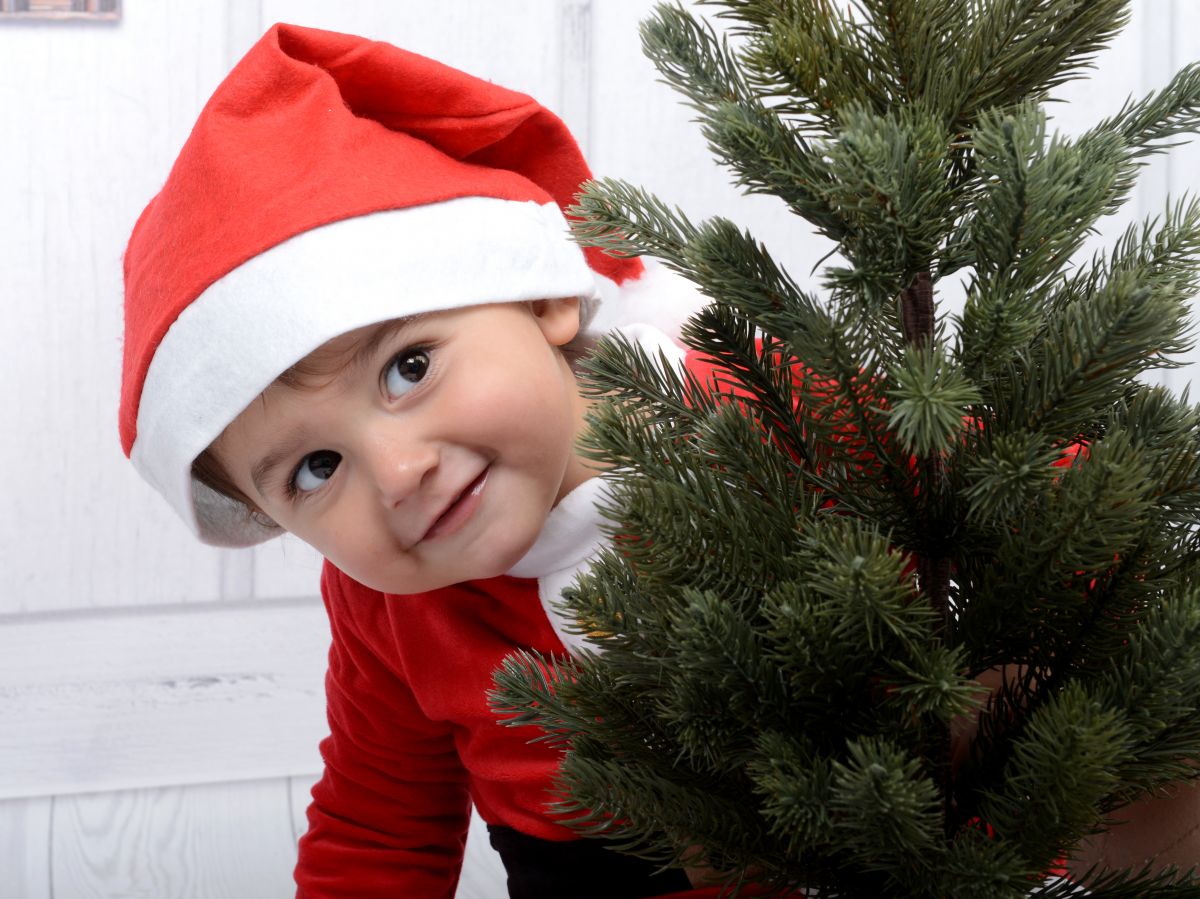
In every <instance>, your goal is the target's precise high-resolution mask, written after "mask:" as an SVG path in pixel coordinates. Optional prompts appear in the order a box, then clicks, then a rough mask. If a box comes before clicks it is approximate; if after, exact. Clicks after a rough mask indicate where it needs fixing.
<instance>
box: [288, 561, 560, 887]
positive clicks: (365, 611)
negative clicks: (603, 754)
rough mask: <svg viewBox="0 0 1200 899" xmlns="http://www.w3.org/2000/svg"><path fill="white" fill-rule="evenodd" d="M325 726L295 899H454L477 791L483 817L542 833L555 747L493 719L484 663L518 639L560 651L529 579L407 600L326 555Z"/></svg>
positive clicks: (553, 830)
mask: <svg viewBox="0 0 1200 899" xmlns="http://www.w3.org/2000/svg"><path fill="white" fill-rule="evenodd" d="M322 593H323V595H324V598H325V605H326V609H327V611H328V613H329V621H330V628H331V632H332V645H331V648H330V654H329V673H328V675H327V678H326V694H327V702H328V716H329V728H330V736H329V737H328V738H327V739H325V740H324V741H323V742H322V744H321V754H322V756H323V758H324V760H325V772H324V775H323V776H322V778H321V780H320V781H319V782H318V783H317V785H316V786H315V787H314V788H313V803H312V805H311V806H310V807H309V810H308V819H309V831H308V833H307V834H306V835H305V836H304V837H303V839H302V840H301V841H300V857H299V862H298V864H297V867H296V875H295V876H296V882H297V885H298V887H299V891H298V894H297V895H298V897H300V899H350V897H353V899H374V897H384V896H387V897H395V896H420V897H422V899H426V897H428V899H440V897H451V896H453V894H454V888H455V885H456V883H457V880H458V872H459V867H460V865H461V861H462V851H463V844H464V840H465V835H466V828H467V823H468V813H469V810H470V802H471V800H472V799H473V800H474V802H475V805H476V806H477V808H478V810H479V813H480V815H481V816H482V817H483V818H484V820H485V821H487V822H489V823H494V824H502V825H505V826H507V827H513V828H515V829H517V830H519V831H521V832H522V833H526V834H529V835H531V836H536V837H539V838H541V839H548V840H565V839H573V838H575V835H574V834H573V833H571V832H570V831H568V830H567V829H566V828H564V827H562V826H560V825H558V824H556V823H554V822H553V821H551V820H550V819H549V818H548V817H547V812H546V804H547V803H548V802H549V801H551V800H552V799H553V796H552V795H551V793H550V792H549V790H550V787H551V782H552V779H553V777H554V773H555V770H556V768H557V764H558V757H559V756H558V753H557V752H556V751H554V750H551V749H549V748H547V747H545V746H544V745H542V744H534V745H530V743H529V740H530V738H531V736H532V734H531V733H529V732H527V730H525V729H520V728H515V729H514V728H509V727H503V726H501V725H500V724H499V723H498V721H497V720H496V717H495V715H494V714H493V713H492V712H491V710H490V709H489V708H488V705H487V692H488V690H489V689H490V688H491V674H492V671H493V670H494V669H495V668H496V667H497V666H498V665H499V664H500V662H501V660H502V659H503V658H504V657H505V656H506V655H508V654H509V653H511V652H512V651H513V650H514V649H515V648H517V647H526V648H531V649H536V650H538V651H540V652H542V653H546V654H551V653H562V652H563V651H564V650H563V648H562V644H561V642H560V641H559V640H558V638H557V637H556V636H555V634H554V631H553V629H552V628H551V626H550V623H549V622H548V621H547V620H546V616H545V614H544V612H543V611H542V609H541V605H540V602H539V600H538V596H537V584H536V582H535V581H529V580H524V579H520V578H512V577H499V578H493V579H491V580H488V581H481V582H478V583H467V584H458V585H455V586H453V587H447V588H445V589H443V590H437V591H433V592H431V593H425V594H414V595H411V596H391V595H385V594H382V593H378V592H376V591H374V590H369V589H367V588H366V587H364V586H362V585H361V584H359V583H357V582H355V581H353V580H351V579H350V578H348V577H347V576H346V575H345V574H343V573H342V572H340V571H339V570H338V569H336V568H334V567H333V566H332V565H330V564H328V563H326V566H325V571H324V575H323V577H322Z"/></svg>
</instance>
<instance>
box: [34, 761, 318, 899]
mask: <svg viewBox="0 0 1200 899" xmlns="http://www.w3.org/2000/svg"><path fill="white" fill-rule="evenodd" d="M51 839H52V855H53V869H52V870H53V878H54V899H96V897H105V899H107V897H112V899H118V897H121V899H135V897H136V899H247V897H254V899H291V897H293V896H294V895H295V892H296V890H295V884H294V882H293V880H292V870H293V868H294V867H295V858H296V849H295V843H294V841H293V839H292V832H291V824H290V821H289V819H288V797H287V783H286V780H284V779H272V780H263V781H257V782H251V783H230V784H205V785H200V786H186V787H170V788H164V789H156V790H128V791H123V792H119V793H97V794H92V795H87V796H70V797H62V798H59V799H57V800H56V802H55V814H54V823H53V834H52V837H51Z"/></svg>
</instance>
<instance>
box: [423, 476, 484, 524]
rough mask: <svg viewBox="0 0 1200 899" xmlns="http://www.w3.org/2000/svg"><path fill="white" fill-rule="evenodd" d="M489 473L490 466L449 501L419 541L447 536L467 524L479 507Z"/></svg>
mask: <svg viewBox="0 0 1200 899" xmlns="http://www.w3.org/2000/svg"><path fill="white" fill-rule="evenodd" d="M490 471H491V466H488V467H487V468H485V469H484V470H483V471H481V472H480V473H479V474H478V475H477V476H476V477H475V480H473V481H471V483H469V484H467V486H466V487H464V488H463V490H462V492H461V493H460V494H458V496H456V497H455V498H454V499H453V500H452V501H451V503H450V505H448V506H447V507H446V508H445V509H443V510H442V514H441V515H439V516H438V517H437V518H436V519H434V522H433V524H431V525H430V526H429V529H428V530H427V531H425V534H424V536H422V537H421V541H424V540H431V539H433V538H435V537H445V536H448V535H449V534H453V533H454V532H455V531H457V530H458V529H459V528H461V527H462V526H463V525H464V524H466V523H467V521H468V519H470V517H471V516H472V515H473V514H474V513H475V510H476V509H477V508H478V507H479V503H480V496H481V495H482V494H483V488H484V486H485V485H486V484H487V478H488V472H490ZM418 542H420V541H418Z"/></svg>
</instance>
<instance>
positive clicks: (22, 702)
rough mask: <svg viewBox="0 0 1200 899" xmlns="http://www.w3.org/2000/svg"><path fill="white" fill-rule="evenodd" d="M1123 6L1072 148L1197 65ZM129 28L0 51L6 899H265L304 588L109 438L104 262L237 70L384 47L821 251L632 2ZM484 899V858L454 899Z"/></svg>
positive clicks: (1194, 33)
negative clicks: (714, 145)
mask: <svg viewBox="0 0 1200 899" xmlns="http://www.w3.org/2000/svg"><path fill="white" fill-rule="evenodd" d="M1134 4H1135V21H1134V25H1133V27H1132V28H1131V29H1130V30H1129V31H1128V32H1127V33H1126V34H1125V35H1124V36H1123V37H1122V38H1121V39H1120V41H1119V42H1118V44H1117V45H1116V46H1115V47H1114V48H1113V49H1112V50H1111V51H1110V52H1108V53H1107V54H1106V55H1105V56H1104V57H1103V58H1102V60H1101V71H1100V72H1099V73H1098V75H1097V76H1096V77H1095V78H1094V79H1093V80H1092V81H1091V82H1089V83H1087V84H1084V85H1074V86H1072V87H1071V88H1070V90H1069V91H1066V92H1064V95H1063V96H1064V98H1065V99H1066V100H1067V101H1068V102H1066V103H1064V104H1063V105H1062V106H1061V107H1059V109H1058V111H1057V115H1058V122H1059V125H1060V127H1062V128H1063V129H1064V130H1067V131H1076V130H1079V129H1080V128H1082V127H1083V126H1085V125H1086V124H1087V123H1088V122H1089V121H1092V120H1094V119H1095V118H1096V117H1098V116H1099V115H1101V114H1103V113H1107V112H1111V111H1113V110H1115V109H1116V108H1118V107H1119V105H1120V103H1121V101H1122V100H1123V99H1124V98H1125V96H1126V95H1128V94H1130V93H1134V94H1139V95H1140V94H1141V93H1143V92H1144V91H1145V90H1146V89H1149V88H1150V87H1153V86H1156V85H1160V84H1162V83H1163V82H1164V81H1165V80H1166V78H1167V77H1169V75H1170V73H1171V72H1172V71H1174V70H1175V69H1176V68H1177V67H1179V66H1180V65H1182V64H1183V63H1184V62H1186V61H1188V60H1191V59H1195V58H1198V57H1200V3H1198V2H1197V0H1134ZM124 6H125V10H124V18H123V20H122V21H121V22H120V23H119V24H115V25H95V24H93V25H85V24H79V23H72V24H68V23H55V24H40V25H35V24H28V23H25V24H7V25H0V384H2V385H3V390H0V438H2V439H0V476H2V477H3V485H2V486H0V496H2V497H3V499H0V899H50V897H54V899H82V897H147V899H151V897H152V899H176V897H180V899H183V897H186V899H234V897H238V899H243V897H255V899H275V897H284V896H290V895H292V889H293V888H292V882H291V868H292V864H293V862H294V857H295V841H296V839H297V837H298V835H299V833H300V832H301V829H302V827H303V814H304V807H305V806H306V804H307V801H308V796H307V794H308V788H309V786H310V785H311V783H312V781H313V780H314V778H315V777H316V775H317V772H318V767H319V760H318V757H317V754H316V744H317V742H318V740H319V739H320V738H321V736H323V734H324V733H325V724H324V717H323V699H322V693H321V679H322V675H323V669H324V653H325V649H326V646H327V640H328V634H327V630H326V626H325V623H324V618H323V612H322V610H321V608H320V604H319V601H318V599H317V598H316V592H315V591H316V577H317V570H318V560H317V559H316V558H315V557H314V555H313V554H312V553H311V552H310V551H308V550H307V549H306V548H305V547H303V546H301V545H299V544H298V543H295V542H293V541H289V540H288V539H287V538H284V539H283V540H280V541H277V542H276V543H274V544H272V545H268V546H265V547H262V548H258V549H255V550H252V551H236V552H234V551H222V550H215V549H211V548H207V547H203V546H199V545H197V544H195V543H194V542H193V541H192V540H191V538H190V537H189V535H188V534H187V532H186V531H185V530H184V528H183V526H182V525H181V524H180V523H179V522H177V521H176V520H175V519H174V518H173V516H172V514H171V513H170V512H169V511H168V510H167V508H166V506H165V504H163V503H162V502H161V500H159V499H158V497H157V496H155V495H154V494H152V492H151V491H150V489H149V488H147V487H146V486H144V485H143V484H142V483H141V482H140V481H139V480H138V479H137V477H136V476H135V474H134V472H133V470H132V468H131V467H130V466H129V465H128V464H127V463H126V462H125V460H124V459H123V458H122V456H121V453H120V449H119V445H118V440H117V431H116V406H117V392H118V383H119V371H120V354H119V346H120V334H121V284H120V254H121V251H122V249H123V247H124V242H125V239H126V237H127V235H128V233H129V230H130V228H131V227H132V225H133V222H134V219H135V217H136V216H137V214H138V212H139V211H140V210H141V208H142V206H143V205H144V204H145V202H146V201H147V200H148V199H149V198H150V196H151V195H152V194H153V193H154V192H155V191H156V190H157V188H158V187H159V185H160V184H161V182H162V180H163V178H164V177H165V174H166V172H167V169H168V168H169V166H170V163H171V161H172V159H173V158H174V156H175V153H176V152H177V151H178V149H179V147H180V145H181V144H182V142H183V140H184V138H185V137H186V135H187V133H188V130H189V128H190V127H191V124H192V122H193V121H194V119H195V116H196V114H197V112H198V111H199V109H200V107H201V105H202V104H203V102H204V101H205V99H206V98H207V97H208V95H209V94H210V93H211V91H212V90H213V88H214V87H215V86H216V85H217V83H218V82H219V80H220V79H221V77H223V75H224V73H225V72H226V71H227V70H228V69H229V67H230V66H231V65H232V64H233V63H234V62H235V61H236V60H237V59H238V58H239V57H240V56H241V55H242V53H244V52H245V50H246V49H247V48H249V46H250V45H251V44H252V43H253V42H254V40H255V39H256V38H257V37H258V35H259V34H260V33H261V32H262V31H263V30H264V29H265V28H266V27H267V26H268V25H269V24H271V23H272V22H275V21H279V20H284V21H290V22H295V23H298V24H304V25H312V26H317V27H323V28H331V29H334V30H342V31H350V32H355V33H359V34H365V35H369V36H372V37H376V38H380V39H384V40H388V41H391V42H392V43H395V44H398V45H400V46H403V47H405V48H408V49H412V50H415V51H417V52H421V53H424V54H427V55H430V56H434V57H436V58H439V59H441V60H443V61H445V62H448V63H450V64H452V65H456V66H459V67H461V68H464V69H466V70H468V71H471V72H474V73H475V74H478V75H482V76H484V77H487V78H491V79H493V80H495V81H497V82H499V83H501V84H505V85H507V86H510V87H513V88H517V89H519V90H523V91H526V92H528V93H531V94H533V95H534V96H536V97H538V98H539V99H540V100H542V102H544V103H545V104H546V105H548V106H550V107H551V108H553V109H555V110H556V111H557V112H559V114H560V115H562V116H563V118H564V119H565V120H566V121H567V123H568V125H570V126H571V128H572V129H573V131H574V132H575V134H576V135H577V137H578V138H579V140H580V142H581V144H582V145H583V147H584V150H585V152H586V153H587V155H588V157H589V159H590V160H591V162H592V166H593V168H594V169H595V171H596V172H597V173H598V174H606V175H615V176H620V177H626V178H629V179H630V180H633V181H637V182H640V183H643V184H646V185H648V186H649V187H651V188H652V189H653V190H654V191H656V192H657V193H658V194H659V195H660V196H662V197H663V198H664V199H666V200H667V201H669V202H671V203H675V204H679V205H681V206H682V207H683V208H684V209H685V210H686V211H687V212H688V213H689V214H690V215H692V216H694V217H697V218H701V217H704V216H706V215H711V214H716V213H719V214H724V215H730V216H733V217H735V218H737V219H739V220H741V221H744V222H746V223H748V224H750V225H751V226H752V227H753V228H754V230H755V231H756V233H757V234H758V235H759V236H760V237H761V238H762V239H764V240H765V241H766V242H767V244H768V245H769V246H770V247H771V248H772V250H773V251H774V252H775V253H776V255H777V256H778V257H779V258H781V259H782V260H783V261H785V263H787V264H788V266H789V267H790V268H791V269H792V270H793V271H794V272H795V273H797V275H798V276H799V279H800V280H801V281H802V282H806V281H809V280H811V279H810V276H809V274H808V273H809V270H810V269H811V268H812V266H813V264H814V263H815V262H816V260H817V259H819V258H820V257H821V256H822V255H824V253H825V252H826V250H827V247H826V246H825V245H824V244H823V243H822V242H821V241H820V240H818V239H816V238H813V237H812V236H811V235H810V233H809V231H808V230H807V229H806V228H805V227H803V226H802V224H801V223H799V222H797V221H795V220H793V219H792V217H791V216H789V215H788V214H787V213H786V212H785V211H784V209H783V208H782V206H781V204H779V203H777V202H776V201H774V200H772V199H769V198H743V197H740V196H738V195H737V194H736V192H735V191H734V190H733V189H732V188H731V187H729V186H728V184H727V178H726V176H725V174H724V173H723V172H721V171H719V170H717V169H716V168H715V167H714V166H713V165H712V164H711V163H710V162H709V160H708V154H707V151H706V150H705V148H704V146H703V141H702V140H701V138H700V137H699V135H698V132H697V129H696V128H695V126H694V125H692V124H691V123H690V122H689V121H688V120H689V113H688V111H687V110H686V109H684V108H683V107H681V106H680V105H679V104H678V102H677V101H676V99H675V97H674V96H673V95H672V94H671V93H670V91H668V90H667V89H666V88H665V87H663V86H662V85H660V84H657V83H656V82H655V81H654V75H653V72H652V70H651V68H650V66H649V64H648V63H646V62H645V61H644V60H643V59H642V57H641V55H640V51H639V49H638V42H637V37H636V23H637V21H638V20H639V19H640V18H641V17H643V16H644V15H645V14H646V12H647V11H648V9H649V7H650V2H649V0H603V2H601V0H594V2H593V0H560V2H554V0H508V2H506V3H502V4H501V3H494V2H490V0H441V2H437V3H434V2H428V0H399V2H398V0H339V2H331V0H125V4H124ZM1198 171H1200V148H1197V147H1195V146H1193V147H1188V148H1185V149H1183V150H1180V151H1177V153H1176V155H1175V156H1174V157H1173V158H1172V160H1171V161H1170V162H1167V163H1156V164H1155V165H1154V166H1153V167H1151V168H1150V169H1149V170H1148V171H1147V175H1146V178H1145V180H1144V182H1143V187H1142V189H1141V191H1140V193H1139V195H1138V199H1137V203H1136V204H1130V205H1131V206H1136V208H1135V209H1130V210H1129V211H1128V212H1127V213H1126V214H1125V215H1124V217H1123V218H1121V219H1120V220H1115V219H1114V220H1111V221H1109V222H1107V223H1106V225H1105V228H1104V235H1106V236H1112V235H1114V234H1115V233H1117V232H1118V231H1119V230H1120V228H1122V227H1123V226H1124V224H1125V223H1126V222H1128V221H1130V220H1131V219H1132V218H1133V217H1134V216H1135V215H1136V216H1140V215H1143V214H1148V213H1154V212H1157V211H1158V210H1160V209H1161V208H1162V203H1163V198H1164V196H1165V195H1166V193H1167V191H1168V190H1170V191H1171V192H1173V193H1176V194H1178V193H1179V192H1181V191H1183V190H1190V189H1194V188H1195V187H1196V185H1197V180H1198V179H1197V174H1196V173H1197V172H1198ZM946 302H947V306H948V307H950V306H953V304H954V302H955V300H954V298H953V297H947V300H946ZM1187 379H1188V373H1186V372H1185V373H1184V374H1182V375H1176V376H1174V382H1175V383H1177V384H1180V385H1181V384H1182V383H1183V382H1184V381H1186V380H1187ZM476 842H477V841H476ZM503 894H504V891H503V887H502V885H501V881H500V875H499V873H498V868H497V867H496V862H495V859H494V857H491V856H489V854H488V853H487V852H485V851H483V850H482V849H481V848H479V847H478V846H477V845H476V848H475V849H474V850H473V851H472V852H471V853H470V859H469V863H468V867H467V871H466V873H465V874H464V880H463V884H462V886H461V888H460V896H462V897H472V899H489V897H499V896H502V895H503Z"/></svg>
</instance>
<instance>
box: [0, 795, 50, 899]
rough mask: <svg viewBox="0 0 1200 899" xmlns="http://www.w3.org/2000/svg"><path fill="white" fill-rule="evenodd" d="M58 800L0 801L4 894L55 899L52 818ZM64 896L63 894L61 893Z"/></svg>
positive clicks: (0, 893)
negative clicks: (51, 857)
mask: <svg viewBox="0 0 1200 899" xmlns="http://www.w3.org/2000/svg"><path fill="white" fill-rule="evenodd" d="M53 803H54V800H52V799H50V798H41V799H10V800H8V801H6V802H0V871H2V872H4V873H3V874H0V897H4V899H10V897H11V899H51V897H52V896H53V892H52V890H51V883H50V819H51V815H52V814H53ZM60 895H61V894H60Z"/></svg>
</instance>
